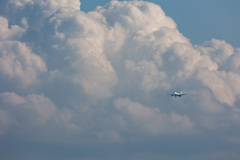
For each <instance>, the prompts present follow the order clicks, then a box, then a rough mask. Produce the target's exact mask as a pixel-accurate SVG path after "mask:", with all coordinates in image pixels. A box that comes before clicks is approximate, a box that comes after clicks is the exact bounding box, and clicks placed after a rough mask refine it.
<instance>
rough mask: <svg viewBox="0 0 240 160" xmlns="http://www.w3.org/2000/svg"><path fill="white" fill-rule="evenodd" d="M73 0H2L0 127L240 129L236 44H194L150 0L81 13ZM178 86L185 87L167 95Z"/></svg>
mask: <svg viewBox="0 0 240 160" xmlns="http://www.w3.org/2000/svg"><path fill="white" fill-rule="evenodd" d="M80 4H81V3H80V1H79V0H57V1H56V0H45V1H43V0H34V1H33V0H9V1H4V5H3V6H2V7H1V8H3V7H4V8H5V9H4V11H2V12H4V14H2V15H1V17H0V35H1V36H0V78H1V81H2V82H1V84H0V136H2V137H4V136H6V135H7V134H8V133H11V135H13V136H14V135H17V134H19V133H23V134H22V135H25V134H26V135H29V134H31V133H32V131H31V129H32V128H35V129H36V128H37V131H38V135H40V134H41V133H42V134H43V135H45V136H40V137H41V138H39V136H35V137H34V136H33V137H34V140H36V141H44V140H46V139H48V140H50V141H51V140H52V141H54V140H56V139H57V140H58V142H60V143H61V142H66V141H67V140H68V141H71V142H74V143H78V142H80V141H81V140H84V141H88V140H89V141H90V140H91V141H92V140H93V141H94V140H101V139H102V140H104V141H105V140H107V141H115V142H116V141H117V142H119V141H125V140H135V139H136V138H137V137H138V138H139V137H141V138H143V139H144V137H145V136H146V137H147V136H153V135H154V136H158V135H166V134H169V133H170V134H174V135H178V134H181V135H185V134H193V133H202V132H205V131H206V130H214V129H215V128H218V129H219V130H220V131H221V130H226V129H228V130H234V131H236V130H237V131H239V129H240V128H239V126H237V125H236V124H239V122H240V109H239V107H238V105H239V95H240V86H239V85H238V84H240V72H239V66H240V64H239V57H240V52H239V48H233V47H232V46H231V45H230V44H228V43H227V42H225V41H223V40H217V39H212V40H210V41H208V42H205V43H203V44H202V45H193V44H191V42H190V41H189V39H188V38H186V37H184V35H182V34H181V33H180V32H179V30H178V28H177V25H176V23H175V22H174V21H173V19H171V18H170V17H168V16H166V15H165V13H164V12H163V10H162V9H161V8H160V6H158V5H155V4H153V3H149V2H144V1H131V2H118V1H111V2H110V3H108V4H106V5H105V6H103V7H98V8H96V10H95V11H92V12H88V13H85V12H82V11H81V10H80ZM2 12H1V13H2ZM181 89H183V91H184V92H186V93H187V94H188V95H187V96H185V97H183V98H181V99H171V97H168V94H169V93H170V92H172V91H175V90H181ZM226 117H227V118H226ZM219 122H222V123H221V124H220V123H219ZM236 126H237V127H236ZM233 127H235V128H234V129H233ZM53 130H56V131H61V134H59V135H58V136H56V135H55V134H54V133H55V132H54V131H53ZM219 134H220V133H219ZM64 136H68V138H67V140H66V139H65V138H63V137H64ZM228 136H231V135H227V136H226V137H224V138H226V139H227V138H229V137H228ZM236 136H237V135H236ZM236 136H235V137H234V139H239V138H240V137H238V136H237V137H236ZM23 137H24V136H23ZM24 139H28V137H27V136H26V137H24ZM76 139H78V140H76Z"/></svg>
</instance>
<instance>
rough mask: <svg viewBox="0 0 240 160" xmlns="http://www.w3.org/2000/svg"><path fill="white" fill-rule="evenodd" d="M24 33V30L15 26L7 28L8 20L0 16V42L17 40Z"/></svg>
mask: <svg viewBox="0 0 240 160" xmlns="http://www.w3.org/2000/svg"><path fill="white" fill-rule="evenodd" d="M25 24H26V23H25ZM24 32H25V29H24V28H21V27H20V26H17V25H11V26H9V24H8V20H7V19H6V18H4V17H1V16H0V35H1V37H0V40H1V41H3V40H11V39H16V38H19V37H20V36H22V34H23V33H24Z"/></svg>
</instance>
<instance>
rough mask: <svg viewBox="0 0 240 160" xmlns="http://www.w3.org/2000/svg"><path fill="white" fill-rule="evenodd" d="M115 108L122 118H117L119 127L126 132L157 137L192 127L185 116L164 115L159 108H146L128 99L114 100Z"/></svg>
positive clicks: (185, 130)
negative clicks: (119, 123)
mask: <svg viewBox="0 0 240 160" xmlns="http://www.w3.org/2000/svg"><path fill="white" fill-rule="evenodd" d="M115 106H116V108H117V109H118V110H119V111H120V112H121V113H122V114H121V115H122V116H119V119H120V120H121V127H122V128H124V129H125V130H126V131H127V132H134V133H138V132H144V133H145V134H150V135H157V134H161V133H173V132H183V131H184V132H187V130H191V129H192V128H193V126H194V125H193V123H192V122H191V121H190V120H189V118H188V117H187V116H185V115H183V116H182V115H178V114H176V113H171V114H169V115H168V114H164V113H161V112H160V110H159V108H150V107H146V106H144V105H142V104H140V103H136V102H131V101H130V100H129V99H128V98H126V99H117V100H115ZM133 126H134V127H133Z"/></svg>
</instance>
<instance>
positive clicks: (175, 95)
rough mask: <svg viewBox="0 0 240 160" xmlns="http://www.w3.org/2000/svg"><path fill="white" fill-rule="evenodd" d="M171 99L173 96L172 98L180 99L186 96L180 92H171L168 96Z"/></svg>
mask: <svg viewBox="0 0 240 160" xmlns="http://www.w3.org/2000/svg"><path fill="white" fill-rule="evenodd" d="M170 95H171V96H172V97H173V96H174V97H182V96H184V95H186V94H183V93H182V91H181V92H180V93H178V92H173V93H172V94H170Z"/></svg>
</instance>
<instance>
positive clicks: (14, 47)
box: [0, 41, 47, 88]
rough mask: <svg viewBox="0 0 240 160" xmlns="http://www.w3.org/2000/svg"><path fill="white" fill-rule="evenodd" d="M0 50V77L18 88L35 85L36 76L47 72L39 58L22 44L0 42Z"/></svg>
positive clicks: (17, 42)
mask: <svg viewBox="0 0 240 160" xmlns="http://www.w3.org/2000/svg"><path fill="white" fill-rule="evenodd" d="M0 50H1V51H0V76H1V77H2V79H6V80H7V81H10V82H12V85H14V84H17V86H18V87H19V88H25V87H27V86H29V85H32V84H34V83H36V82H37V81H38V79H37V78H38V75H39V74H40V73H43V72H46V70H47V69H46V64H45V62H44V61H43V60H42V59H41V57H39V56H38V55H35V54H34V53H32V51H31V50H30V49H29V48H28V47H27V46H26V45H25V44H24V43H21V42H19V41H0ZM7 83H8V82H7Z"/></svg>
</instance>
